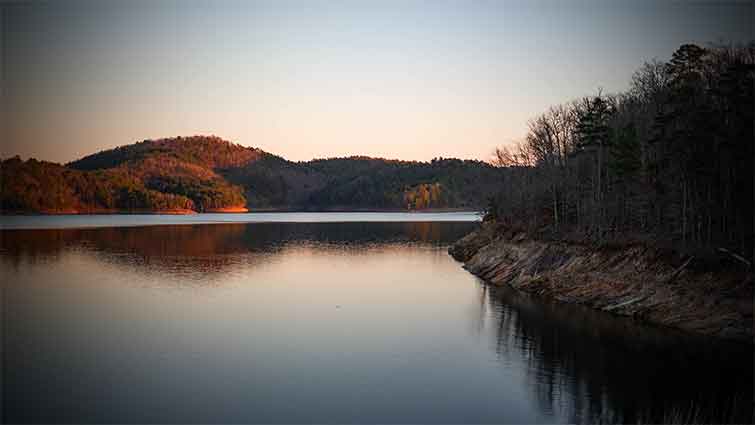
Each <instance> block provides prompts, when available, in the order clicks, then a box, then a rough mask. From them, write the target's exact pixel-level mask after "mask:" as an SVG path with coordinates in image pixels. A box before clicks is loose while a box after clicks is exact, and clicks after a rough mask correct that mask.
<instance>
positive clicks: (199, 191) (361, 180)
mask: <svg viewBox="0 0 755 425" xmlns="http://www.w3.org/2000/svg"><path fill="white" fill-rule="evenodd" d="M0 173H1V174H2V181H1V182H0V183H1V186H2V190H1V198H0V201H1V202H2V212H3V213H4V214H8V213H98V212H136V211H153V212H188V211H198V212H203V211H204V212H207V211H224V210H236V211H238V210H243V209H244V208H248V209H249V210H255V209H285V210H334V209H338V210H350V209H354V210H364V209H376V210H379V209H407V208H409V209H416V210H421V209H428V208H460V209H461V208H463V209H480V208H482V207H483V206H484V205H485V202H486V195H485V194H486V193H490V192H491V191H492V190H493V188H494V187H495V185H496V183H497V182H499V181H500V179H501V178H502V177H501V170H500V169H498V168H495V167H492V166H490V165H489V164H486V163H484V162H481V161H462V160H458V159H438V160H433V161H431V162H416V161H398V160H386V159H382V158H368V157H349V158H330V159H317V160H313V161H308V162H292V161H288V160H286V159H284V158H281V157H279V156H276V155H273V154H270V153H267V152H264V151H262V150H260V149H255V148H248V147H244V146H240V145H237V144H233V143H230V142H227V141H225V140H222V139H220V138H218V137H214V136H193V137H176V138H169V139H160V140H145V141H143V142H139V143H135V144H131V145H127V146H121V147H118V148H115V149H110V150H106V151H102V152H98V153H95V154H92V155H89V156H86V157H84V158H81V159H79V160H76V161H73V162H71V163H69V164H66V165H60V164H55V163H50V162H44V161H37V160H35V159H30V160H27V161H22V160H21V159H20V158H18V157H14V158H10V159H6V160H4V161H2V166H1V169H0Z"/></svg>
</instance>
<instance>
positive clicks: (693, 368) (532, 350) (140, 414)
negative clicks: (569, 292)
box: [0, 223, 753, 423]
mask: <svg viewBox="0 0 755 425" xmlns="http://www.w3.org/2000/svg"><path fill="white" fill-rule="evenodd" d="M475 225H476V224H474V223H338V224H336V223H330V224H313V223H308V224H294V223H288V224H282V223H268V224H216V225H197V226H188V225H187V226H156V227H144V228H136V227H134V228H102V229H82V230H75V229H67V230H35V231H2V232H0V236H1V237H2V243H1V244H0V246H1V248H2V251H1V252H0V271H2V275H3V277H4V278H3V282H2V285H3V286H2V289H3V291H2V294H3V298H2V304H3V305H2V307H3V312H2V315H3V329H2V330H3V333H2V342H3V359H2V361H3V363H2V368H3V369H2V377H3V387H2V391H3V392H2V399H3V420H4V422H76V423H80V422H108V423H112V422H140V423H141V422H187V423H188V422H193V423H198V422H202V423H206V422H312V421H314V422H344V423H353V422H382V423H396V422H402V423H406V422H411V423H449V422H452V423H483V422H488V423H505V422H513V423H547V422H621V423H634V422H636V421H637V420H644V421H650V422H660V421H661V420H663V418H664V415H665V412H667V411H668V410H670V409H685V408H687V407H688V404H689V403H690V401H691V400H694V401H695V403H696V404H697V405H699V406H702V408H705V407H706V406H708V405H717V404H721V403H723V401H726V400H731V399H732V397H734V396H735V395H736V396H739V397H741V398H743V399H744V400H745V403H744V404H746V403H747V402H748V401H749V400H752V394H753V390H752V381H753V370H752V362H751V360H752V348H751V347H742V346H739V345H733V346H721V345H716V346H715V347H714V346H712V345H706V344H705V341H700V340H697V339H696V338H691V337H689V336H687V335H682V334H679V333H675V332H671V331H668V330H662V329H657V328H648V327H645V326H638V325H636V324H635V323H633V322H631V321H629V320H622V319H617V318H613V317H611V316H607V315H605V314H602V313H597V312H594V311H591V310H585V309H582V308H579V307H575V306H566V305H563V304H555V303H548V302H543V301H542V300H539V299H536V298H532V297H529V296H526V295H522V294H519V293H517V292H514V291H511V290H508V289H506V288H498V287H488V286H486V285H482V284H481V283H480V282H478V281H477V280H476V279H475V278H474V277H472V276H471V275H469V274H468V273H466V272H465V271H464V270H462V269H461V267H460V265H459V264H458V263H455V262H454V261H453V260H452V259H451V258H450V257H449V256H448V255H447V254H446V253H445V246H446V245H447V244H448V243H450V242H451V241H453V240H455V239H457V238H459V237H461V236H462V235H463V234H465V233H466V232H468V231H469V230H471V229H472V228H473V227H474V226H475ZM722 400H723V401H722ZM749 406H750V405H747V406H746V407H745V408H744V409H741V408H740V411H744V412H745V413H744V414H743V415H747V414H751V407H749ZM743 418H745V419H743ZM724 419H732V417H723V418H722V421H723V420H724ZM733 419H734V420H737V421H740V422H747V421H748V420H747V419H746V417H745V416H741V415H740V416H736V417H734V418H733Z"/></svg>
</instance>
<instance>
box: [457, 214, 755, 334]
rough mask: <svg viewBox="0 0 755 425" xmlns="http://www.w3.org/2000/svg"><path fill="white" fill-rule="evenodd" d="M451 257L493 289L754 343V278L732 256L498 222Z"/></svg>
mask: <svg viewBox="0 0 755 425" xmlns="http://www.w3.org/2000/svg"><path fill="white" fill-rule="evenodd" d="M449 253H450V254H451V255H452V256H453V257H454V258H455V259H456V260H458V261H461V262H463V263H464V267H465V268H466V269H467V270H469V271H470V272H471V273H473V274H475V275H477V276H479V277H480V278H482V279H484V280H485V281H487V282H489V283H491V284H493V285H510V286H512V287H514V288H516V289H518V290H521V291H524V292H527V293H533V294H538V295H542V296H546V297H552V298H555V299H557V300H559V301H563V302H568V303H576V304H583V305H587V306H590V307H593V308H596V309H600V310H604V311H607V312H610V313H613V314H618V315H622V316H631V317H634V318H636V319H638V320H642V321H647V322H650V323H654V324H658V325H664V326H671V327H675V328H679V329H683V330H686V331H690V332H697V333H701V334H705V335H711V336H716V337H721V338H727V339H735V340H741V341H748V342H749V343H752V342H753V277H752V272H751V271H748V270H747V267H746V266H744V265H743V264H741V263H739V262H738V261H737V260H736V259H733V258H730V255H727V254H726V253H721V254H720V255H719V256H716V257H707V258H704V259H703V258H698V257H695V256H682V255H679V254H673V253H670V252H665V251H661V250H658V249H653V248H649V247H647V246H642V245H626V246H612V247H597V246H591V245H581V244H576V243H567V242H560V241H543V240H533V239H530V238H527V237H526V236H525V235H524V234H521V233H515V232H512V231H506V230H505V229H502V228H501V227H500V226H496V225H495V224H494V223H485V224H483V225H482V226H481V227H480V229H479V230H477V231H475V232H473V233H471V234H469V235H467V236H466V237H464V238H462V239H461V240H459V241H457V242H456V243H455V244H454V245H452V246H451V247H450V248H449Z"/></svg>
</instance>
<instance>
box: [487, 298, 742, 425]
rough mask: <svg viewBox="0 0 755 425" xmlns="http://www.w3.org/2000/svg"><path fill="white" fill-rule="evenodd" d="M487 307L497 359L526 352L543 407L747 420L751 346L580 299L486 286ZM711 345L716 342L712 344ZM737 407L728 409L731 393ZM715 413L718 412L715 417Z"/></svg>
mask: <svg viewBox="0 0 755 425" xmlns="http://www.w3.org/2000/svg"><path fill="white" fill-rule="evenodd" d="M487 293H488V303H489V305H488V306H487V308H488V309H489V310H491V316H489V317H491V318H492V319H494V320H493V322H494V326H495V337H496V351H497V352H498V354H499V356H500V357H501V358H502V359H506V360H514V359H524V360H525V362H526V363H527V368H526V370H527V380H528V381H529V382H528V385H527V386H528V387H529V388H532V389H533V390H534V392H535V394H534V397H535V398H536V400H537V402H538V403H539V404H540V406H541V408H542V409H543V410H544V411H555V412H556V413H557V414H558V415H559V416H562V417H565V418H566V419H567V420H568V421H569V422H614V423H616V422H619V423H635V422H636V421H637V420H644V421H648V418H651V419H652V420H651V422H653V423H660V422H661V421H662V419H663V417H664V416H663V415H664V414H667V413H668V412H669V411H670V410H673V409H680V410H689V408H690V405H691V401H693V402H694V403H695V405H696V406H699V407H700V408H701V409H702V410H703V412H705V411H708V412H712V413H711V414H713V415H721V417H720V418H719V420H718V422H725V421H729V420H735V421H736V420H739V421H740V422H749V420H750V415H751V406H749V400H752V396H753V387H752V382H753V369H752V367H753V365H752V347H747V346H740V345H729V344H724V343H721V342H716V343H715V344H709V345H708V347H710V348H704V347H705V346H704V345H703V341H701V340H699V339H697V338H693V337H690V336H687V335H682V334H679V333H676V332H672V331H669V330H665V329H656V328H648V327H644V326H638V325H636V324H634V323H632V322H631V320H628V319H625V318H616V317H612V316H608V315H607V314H605V313H602V312H596V311H592V310H588V309H584V308H582V307H579V306H572V305H564V304H561V303H550V302H545V301H543V300H537V299H533V298H532V297H530V296H528V295H525V294H521V293H518V292H515V291H514V290H512V289H510V288H505V287H493V286H491V287H489V289H488V290H487ZM714 346H715V347H714ZM735 396H737V397H741V398H743V399H744V402H741V403H740V404H739V406H740V408H741V411H740V412H738V414H739V415H740V416H737V415H735V416H734V417H732V416H731V413H729V412H725V410H726V408H725V407H723V406H725V405H728V404H730V402H731V400H732V399H733V398H734V397H735ZM714 417H715V416H714Z"/></svg>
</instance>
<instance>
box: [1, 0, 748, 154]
mask: <svg viewBox="0 0 755 425" xmlns="http://www.w3.org/2000/svg"><path fill="white" fill-rule="evenodd" d="M0 8H2V13H3V20H2V24H3V32H2V35H3V43H2V48H3V52H2V55H3V81H2V82H3V84H2V87H3V89H2V92H1V95H2V98H3V99H2V106H1V108H2V109H1V112H2V141H3V143H2V146H0V155H2V157H8V156H11V155H15V154H20V155H21V156H22V157H24V158H26V157H30V156H34V157H37V158H39V159H47V160H52V161H60V162H66V161H70V160H73V159H76V158H78V157H81V156H83V155H86V154H89V153H93V152H95V151H98V150H102V149H109V148H112V147H115V146H118V145H124V144H129V143H133V142H135V141H139V140H143V139H154V138H161V137H172V136H178V135H194V134H215V135H218V136H220V137H222V138H225V139H228V140H231V141H233V142H236V143H240V144H243V145H247V146H254V147H259V148H262V149H264V150H266V151H269V152H272V153H275V154H279V155H282V156H284V157H286V158H288V159H292V160H308V159H311V158H314V157H330V156H349V155H357V154H359V155H370V156H382V157H390V158H400V159H417V160H429V159H432V158H434V157H459V158H476V159H487V158H489V156H490V153H491V152H492V150H493V149H494V148H495V146H497V145H500V144H503V143H507V142H511V141H513V140H517V139H520V138H522V137H523V136H524V134H525V129H526V123H527V120H528V119H529V118H531V117H533V116H534V115H536V114H537V113H539V112H541V111H543V110H544V109H545V108H547V107H548V106H549V105H552V104H556V103H560V102H565V101H568V100H571V99H573V98H576V97H579V96H584V95H589V94H592V93H595V92H596V91H597V90H598V88H602V89H603V90H604V91H607V92H613V91H618V90H622V89H625V88H626V87H627V84H628V82H629V78H630V76H631V74H632V72H633V71H634V70H635V69H636V68H637V67H639V66H640V64H641V63H642V61H643V60H649V59H651V58H653V57H657V58H659V59H667V58H668V57H670V55H671V53H672V52H673V51H674V50H675V49H676V47H678V46H679V45H680V44H682V43H685V42H696V43H701V44H705V43H706V42H717V41H727V42H728V41H734V42H739V41H744V40H748V39H751V38H752V30H751V28H750V26H751V23H752V21H751V18H752V4H751V3H748V2H740V3H736V2H734V3H721V4H719V3H716V2H710V3H692V2H660V3H659V2H561V1H553V2H536V3H532V2H513V1H497V2H487V1H486V2H482V1H480V2H461V1H458V2H455V1H443V2H421V1H380V2H358V1H344V2H335V1H322V2H318V1H301V2H296V1H276V2H212V3H202V2H177V3H174V2H169V1H159V2H88V1H72V2H42V3H40V2H26V3H13V4H8V3H3V5H2V6H0Z"/></svg>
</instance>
